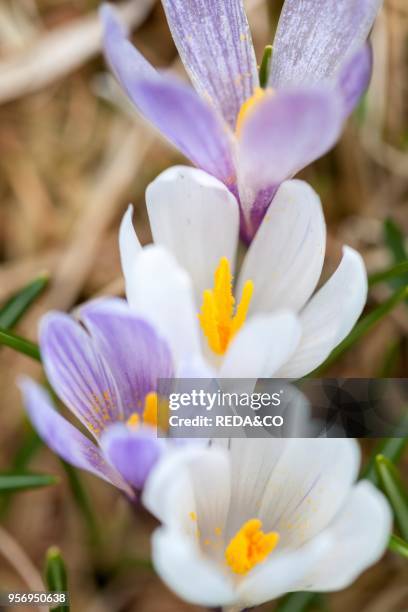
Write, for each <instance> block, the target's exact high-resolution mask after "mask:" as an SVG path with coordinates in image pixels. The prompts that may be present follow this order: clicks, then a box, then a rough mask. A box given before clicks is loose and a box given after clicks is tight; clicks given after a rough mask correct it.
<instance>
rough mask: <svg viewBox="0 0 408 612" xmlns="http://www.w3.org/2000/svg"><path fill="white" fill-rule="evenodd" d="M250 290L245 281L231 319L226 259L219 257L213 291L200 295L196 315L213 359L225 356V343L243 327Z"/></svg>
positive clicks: (226, 345) (232, 299)
mask: <svg viewBox="0 0 408 612" xmlns="http://www.w3.org/2000/svg"><path fill="white" fill-rule="evenodd" d="M253 290H254V286H253V282H252V281H251V280H248V281H246V283H245V285H244V288H243V290H242V298H241V303H240V304H239V305H238V307H237V309H236V313H235V315H234V305H235V299H234V296H233V294H232V274H231V269H230V265H229V262H228V259H227V258H226V257H222V258H221V260H220V263H219V265H218V268H217V270H216V271H215V275H214V289H206V290H205V291H204V293H203V303H202V306H201V312H200V314H199V315H198V318H199V320H200V324H201V328H202V330H203V332H204V335H205V337H206V338H207V340H208V344H209V346H210V348H211V349H212V350H213V351H214V353H216V354H217V355H223V354H224V353H225V351H226V350H227V348H228V345H229V343H230V342H231V340H232V339H233V337H234V336H235V334H236V333H237V332H238V331H239V329H240V328H241V327H242V325H243V324H244V322H245V319H246V316H247V313H248V308H249V304H250V301H251V297H252V293H253Z"/></svg>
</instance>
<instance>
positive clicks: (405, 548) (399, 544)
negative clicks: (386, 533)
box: [388, 534, 408, 559]
mask: <svg viewBox="0 0 408 612" xmlns="http://www.w3.org/2000/svg"><path fill="white" fill-rule="evenodd" d="M388 548H389V549H390V550H392V552H395V553H398V554H399V555H401V556H402V557H405V558H406V559H408V542H405V540H403V539H402V538H399V537H398V536H396V535H395V534H393V535H392V536H391V538H390V541H389V544H388Z"/></svg>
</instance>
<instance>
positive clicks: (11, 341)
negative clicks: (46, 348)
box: [0, 329, 41, 361]
mask: <svg viewBox="0 0 408 612" xmlns="http://www.w3.org/2000/svg"><path fill="white" fill-rule="evenodd" d="M0 344H4V345H5V346H9V347H10V348H12V349H14V350H15V351H18V352H19V353H24V355H27V356H28V357H31V358H32V359H36V360H37V361H41V355H40V349H39V347H38V344H35V343H34V342H31V340H26V339H25V338H22V337H21V336H17V334H13V333H12V332H10V331H7V330H6V329H0Z"/></svg>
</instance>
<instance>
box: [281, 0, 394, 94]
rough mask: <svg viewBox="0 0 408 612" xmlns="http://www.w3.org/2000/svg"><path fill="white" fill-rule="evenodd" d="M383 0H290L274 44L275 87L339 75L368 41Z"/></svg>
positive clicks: (284, 9) (314, 81) (283, 11)
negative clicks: (346, 63) (344, 65)
mask: <svg viewBox="0 0 408 612" xmlns="http://www.w3.org/2000/svg"><path fill="white" fill-rule="evenodd" d="M381 4H382V0H347V1H339V0H302V2H299V0H286V2H285V4H284V7H283V10H282V13H281V16H280V20H279V25H278V29H277V32H276V36H275V40H274V45H273V59H272V66H271V74H270V85H271V86H272V87H287V86H290V85H300V84H302V83H308V84H309V83H317V82H320V81H323V80H326V79H330V78H334V77H335V75H336V74H337V73H338V71H339V70H340V68H341V66H342V64H343V62H344V61H345V59H346V57H350V56H351V55H352V54H353V53H354V52H355V51H357V49H359V48H360V47H361V46H362V45H363V44H364V43H365V42H366V40H367V37H368V34H369V32H370V30H371V27H372V25H373V23H374V19H375V17H376V15H377V13H378V10H379V8H380V6H381Z"/></svg>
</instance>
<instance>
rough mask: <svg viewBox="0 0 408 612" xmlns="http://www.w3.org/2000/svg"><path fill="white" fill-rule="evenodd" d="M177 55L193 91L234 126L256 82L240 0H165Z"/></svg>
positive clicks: (253, 55)
mask: <svg viewBox="0 0 408 612" xmlns="http://www.w3.org/2000/svg"><path fill="white" fill-rule="evenodd" d="M163 6H164V10H165V11H166V15H167V20H168V22H169V26H170V28H171V31H172V34H173V38H174V42H175V43H176V46H177V49H178V51H179V54H180V57H181V59H182V60H183V63H184V65H185V67H186V69H187V71H188V73H189V75H190V77H191V80H192V81H193V84H194V86H195V88H196V89H197V91H198V92H199V93H200V94H201V95H202V97H203V98H204V99H206V100H209V101H210V102H211V103H212V104H214V106H215V107H216V108H217V109H218V110H219V111H220V112H221V114H222V116H223V117H224V119H225V121H227V123H228V124H229V125H230V127H231V128H232V129H235V123H236V118H237V115H238V113H239V110H240V108H241V106H242V104H243V103H244V102H245V100H247V99H248V98H249V97H251V95H252V93H253V90H254V87H256V86H257V85H258V84H259V81H258V73H257V66H256V59H255V53H254V48H253V45H252V39H251V32H250V29H249V25H248V21H247V18H246V15H245V11H244V6H243V2H242V0H223V1H222V2H215V1H214V0H189V1H188V2H186V0H163Z"/></svg>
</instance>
